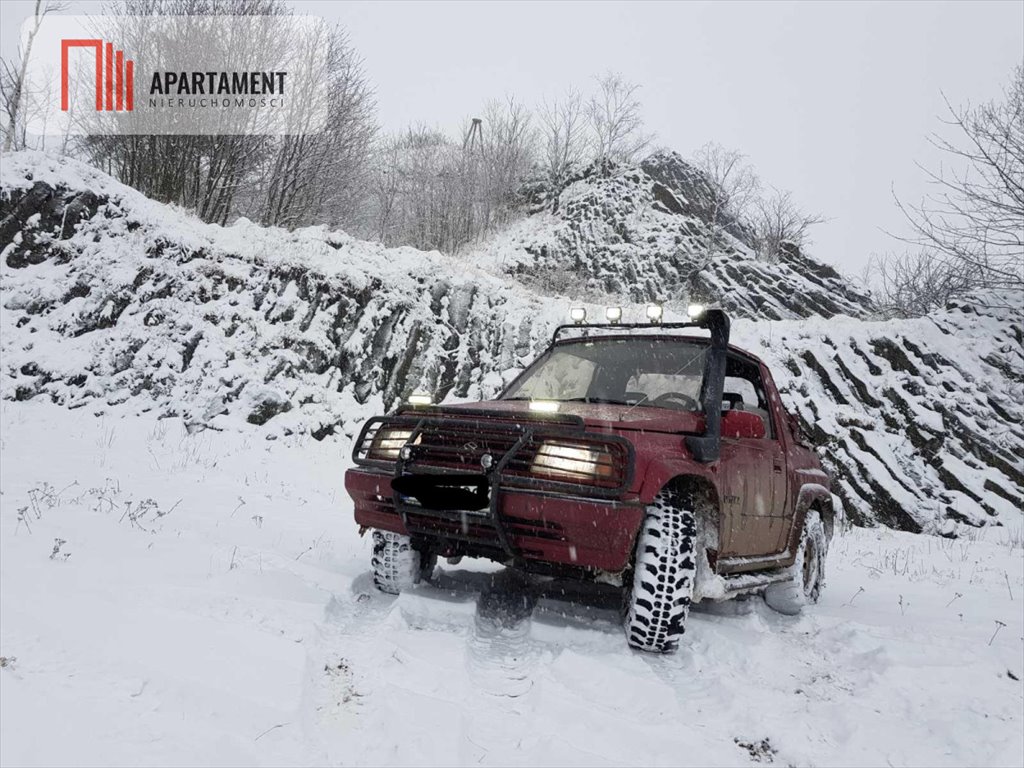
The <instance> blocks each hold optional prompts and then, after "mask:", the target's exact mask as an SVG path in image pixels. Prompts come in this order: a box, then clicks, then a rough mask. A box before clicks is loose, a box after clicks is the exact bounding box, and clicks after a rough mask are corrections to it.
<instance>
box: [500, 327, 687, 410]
mask: <svg viewBox="0 0 1024 768" xmlns="http://www.w3.org/2000/svg"><path fill="white" fill-rule="evenodd" d="M706 351H707V346H706V345H705V344H701V343H700V342H692V341H682V340H679V339H635V338H634V339H592V340H580V341H574V342H571V343H568V344H559V345H558V346H556V347H554V348H553V349H552V350H550V351H549V352H548V353H547V354H545V355H544V356H543V357H541V358H539V359H538V360H537V362H535V363H534V364H533V365H532V366H530V368H528V369H527V371H526V373H525V374H523V376H522V378H520V379H519V380H518V381H516V382H515V383H514V384H513V385H512V386H511V387H509V389H508V391H507V392H505V394H504V395H502V397H501V399H502V400H558V401H561V402H581V403H613V404H619V405H644V406H654V407H659V408H672V409H675V410H683V411H695V410H700V404H699V401H700V389H701V381H702V379H703V377H704V356H705V353H706Z"/></svg>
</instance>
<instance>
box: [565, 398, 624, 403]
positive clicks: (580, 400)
mask: <svg viewBox="0 0 1024 768" xmlns="http://www.w3.org/2000/svg"><path fill="white" fill-rule="evenodd" d="M561 402H563V403H594V404H596V405H629V403H627V402H626V401H624V400H612V399H611V398H607V397H569V398H566V399H565V400H562V401H561Z"/></svg>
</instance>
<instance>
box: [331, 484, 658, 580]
mask: <svg viewBox="0 0 1024 768" xmlns="http://www.w3.org/2000/svg"><path fill="white" fill-rule="evenodd" d="M393 477H394V475H393V474H392V473H389V472H378V471H373V470H371V469H362V468H360V469H350V470H348V471H347V472H346V473H345V489H346V490H347V491H348V493H349V495H350V496H351V497H352V500H353V502H354V504H355V519H356V522H357V523H359V524H360V525H363V526H367V527H369V528H378V529H381V530H386V531H394V532H396V533H403V534H407V535H409V536H411V537H413V539H414V540H418V541H420V542H421V543H422V544H424V545H426V546H427V547H429V548H430V549H431V550H432V551H434V552H436V553H438V554H440V555H442V556H445V557H452V556H457V555H468V556H471V557H489V558H491V559H494V560H498V561H499V562H509V561H512V562H517V563H519V564H521V565H524V566H527V567H529V566H530V565H531V564H541V563H542V564H549V565H556V566H567V567H570V568H572V567H575V568H585V569H597V570H602V571H611V572H616V571H621V570H622V569H623V568H625V567H626V565H627V564H628V563H629V558H630V555H631V554H632V549H633V542H634V541H635V539H636V533H637V531H638V530H639V528H640V523H641V522H642V520H643V506H642V505H641V504H640V503H639V502H638V501H637V500H635V499H632V498H631V497H630V496H628V495H627V496H626V497H624V498H623V499H589V498H583V497H577V496H570V495H566V494H558V493H552V492H546V491H537V490H527V489H519V488H506V487H501V488H500V489H496V490H498V491H499V495H498V498H497V500H496V504H495V508H494V510H493V513H492V512H489V511H481V512H478V513H472V512H458V511H449V510H429V509H423V508H410V506H409V505H407V504H402V505H401V509H399V507H398V506H396V504H395V494H394V492H393V491H392V489H391V480H392V478H393ZM492 514H493V515H494V519H492V517H491V515H492Z"/></svg>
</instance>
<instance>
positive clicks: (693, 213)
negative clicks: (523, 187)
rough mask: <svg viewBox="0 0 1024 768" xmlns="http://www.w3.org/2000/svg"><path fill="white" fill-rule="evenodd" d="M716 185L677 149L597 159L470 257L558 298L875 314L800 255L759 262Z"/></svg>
mask: <svg viewBox="0 0 1024 768" xmlns="http://www.w3.org/2000/svg"><path fill="white" fill-rule="evenodd" d="M713 215H714V213H713V202H712V191H711V187H710V184H709V182H708V180H707V179H706V178H705V177H704V176H703V175H702V174H701V173H700V172H699V171H698V170H697V169H696V168H694V167H693V166H692V165H690V164H688V163H687V162H686V161H685V160H683V159H682V158H681V157H680V156H679V155H678V154H676V153H674V152H673V153H658V154H655V155H652V156H651V157H649V158H648V159H647V160H645V161H644V162H643V163H642V164H641V165H640V166H639V167H636V166H618V165H614V164H611V163H599V164H594V165H592V166H590V167H589V168H587V169H586V171H585V172H584V173H583V174H582V175H581V176H580V177H579V178H577V179H575V180H574V181H572V182H571V183H570V184H568V185H567V186H566V188H565V189H564V190H563V191H562V193H561V195H559V197H558V199H557V201H556V203H555V204H552V205H551V206H550V210H549V212H547V213H545V214H543V215H535V216H531V217H530V218H528V219H526V220H524V221H521V222H519V223H518V224H516V225H514V226H513V227H511V228H510V229H509V230H508V231H507V232H503V233H501V234H500V235H498V236H496V237H494V238H492V239H491V240H490V241H489V242H487V243H486V244H485V245H484V246H483V247H482V248H480V249H479V250H478V251H476V252H475V253H473V254H470V257H469V258H470V260H471V261H474V262H475V263H477V264H480V265H483V266H487V267H488V268H491V269H495V268H496V269H498V270H500V271H503V272H504V273H506V274H508V275H511V276H514V277H518V278H520V279H523V280H524V281H527V282H530V283H532V284H536V285H538V286H539V287H540V288H543V289H549V290H553V291H554V292H561V293H568V292H570V291H572V292H579V291H581V290H582V291H583V292H585V293H589V294H592V295H594V296H595V297H597V296H599V295H601V294H608V295H611V296H615V297H617V300H621V299H623V298H627V297H628V298H629V299H630V300H632V301H636V302H644V301H653V300H664V301H676V302H683V303H685V302H686V301H687V300H689V299H693V300H699V301H702V302H709V303H710V302H713V303H716V304H718V305H720V306H722V307H724V308H725V309H728V310H729V311H730V312H732V313H733V314H734V315H736V316H739V317H757V318H762V319H772V320H779V319H792V318H800V317H809V316H811V315H821V316H822V317H831V316H833V315H838V314H843V315H849V316H851V317H865V316H867V315H868V314H869V313H870V311H871V301H870V299H869V298H868V297H867V296H865V295H863V294H861V293H859V292H857V291H856V290H854V289H853V288H851V287H850V286H849V285H848V284H847V282H846V281H845V280H844V279H843V278H842V277H841V276H840V275H839V274H838V273H837V272H836V271H835V270H833V269H832V268H831V267H828V266H826V265H824V264H821V263H818V262H816V261H814V260H813V259H810V258H808V257H806V256H803V255H801V254H800V253H799V251H797V250H795V249H794V250H792V251H791V252H789V253H787V254H786V255H784V256H783V257H782V258H781V259H780V260H779V261H778V262H777V263H775V264H766V263H765V262H763V261H761V260H759V259H757V258H756V257H755V256H754V254H753V252H752V251H751V250H750V247H749V243H750V238H751V235H750V233H749V232H748V231H746V230H745V228H744V227H743V225H742V224H740V223H739V222H736V221H734V220H732V219H730V218H728V217H722V216H721V215H720V216H719V222H718V224H717V225H716V226H710V225H709V224H708V222H709V221H710V220H711V218H712V217H713Z"/></svg>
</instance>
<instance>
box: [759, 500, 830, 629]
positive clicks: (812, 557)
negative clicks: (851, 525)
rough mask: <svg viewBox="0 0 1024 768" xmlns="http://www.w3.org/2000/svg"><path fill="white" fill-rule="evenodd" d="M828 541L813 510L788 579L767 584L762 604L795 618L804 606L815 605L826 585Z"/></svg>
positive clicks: (805, 523)
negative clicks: (764, 603)
mask: <svg viewBox="0 0 1024 768" xmlns="http://www.w3.org/2000/svg"><path fill="white" fill-rule="evenodd" d="M827 554H828V539H827V538H826V537H825V526H824V525H823V524H822V521H821V515H820V514H819V513H818V510H816V509H812V510H811V511H809V512H808V513H807V519H806V520H805V521H804V530H803V534H802V535H801V537H800V548H799V549H798V550H797V553H796V560H795V561H793V565H791V566H790V567H789V578H788V579H787V580H786V581H780V582H777V583H775V584H770V585H769V586H768V588H767V589H766V590H765V591H764V601H765V602H766V603H768V605H769V606H771V607H772V608H773V609H774V610H776V611H778V612H779V613H784V614H786V615H787V616H795V615H797V614H798V613H800V612H801V611H802V610H803V609H804V607H805V606H808V605H813V604H814V603H816V602H818V597H819V596H820V595H821V589H822V587H824V586H825V556H826V555H827Z"/></svg>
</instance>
